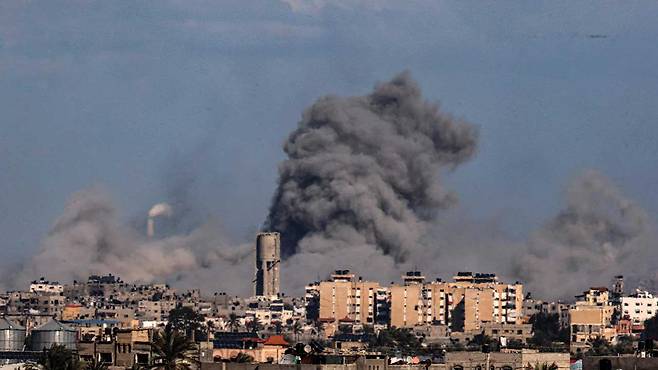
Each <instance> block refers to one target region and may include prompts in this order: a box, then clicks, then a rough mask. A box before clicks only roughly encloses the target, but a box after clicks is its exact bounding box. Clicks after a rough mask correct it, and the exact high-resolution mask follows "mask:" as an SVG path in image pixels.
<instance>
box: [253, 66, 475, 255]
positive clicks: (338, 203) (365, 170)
mask: <svg viewBox="0 0 658 370" xmlns="http://www.w3.org/2000/svg"><path fill="white" fill-rule="evenodd" d="M476 143H477V130H476V128H475V127H474V126H472V125H470V124H468V123H466V122H462V121H460V120H456V119H454V118H453V117H451V116H449V115H447V114H445V113H443V112H442V111H441V110H440V109H439V107H438V105H436V104H433V103H429V102H427V101H425V100H424V99H423V97H422V96H421V91H420V89H419V87H418V85H417V84H416V82H415V81H413V80H412V79H411V77H410V75H409V73H406V72H405V73H402V74H400V75H398V76H396V77H395V78H393V79H392V80H391V81H389V82H385V83H380V84H378V85H376V86H375V88H374V91H373V92H372V93H371V94H369V95H366V96H357V97H348V98H344V97H337V96H327V97H323V98H321V99H319V100H318V101H317V102H315V104H313V106H311V107H310V108H309V109H308V110H307V111H306V112H305V113H304V114H303V117H302V120H301V122H300V123H299V126H298V128H297V129H296V130H295V131H294V132H292V134H291V135H290V136H289V138H288V139H287V141H286V142H285V144H284V151H285V153H286V154H287V156H288V159H286V160H285V161H284V162H283V163H282V165H281V166H280V169H279V183H278V187H277V190H276V193H275V195H274V198H273V201H272V205H271V207H270V212H269V216H268V219H267V222H266V225H265V228H266V229H268V230H275V231H279V232H281V234H282V255H283V257H284V258H286V257H290V256H292V255H294V254H297V253H301V254H302V255H305V256H306V257H300V261H299V262H300V263H310V262H311V260H315V261H318V260H319V261H322V260H323V257H326V256H330V255H342V256H349V255H351V253H353V252H355V251H357V250H359V249H363V251H362V252H363V253H361V257H362V258H364V259H367V260H369V261H370V262H372V263H375V262H376V261H377V259H380V258H382V255H383V256H386V257H390V259H392V261H393V263H394V264H399V263H403V262H404V261H405V260H406V259H407V257H408V255H409V253H410V251H411V250H412V249H413V248H414V247H415V246H416V244H417V243H418V241H419V238H420V237H421V236H422V235H423V233H424V231H425V229H426V223H427V221H428V220H430V219H432V217H433V216H434V215H435V213H436V211H437V210H439V209H441V208H444V207H447V206H449V205H451V204H452V203H453V202H454V201H455V197H454V195H453V194H451V193H450V192H448V191H446V190H445V189H444V188H443V187H442V186H441V184H440V182H439V181H438V174H439V171H440V170H441V169H446V168H447V169H452V168H454V167H456V166H458V165H459V164H461V163H463V162H464V161H466V160H468V159H469V158H471V157H472V156H473V154H474V152H475V149H476ZM324 262H325V263H329V261H328V260H326V259H325V260H324ZM389 264H390V263H389Z"/></svg>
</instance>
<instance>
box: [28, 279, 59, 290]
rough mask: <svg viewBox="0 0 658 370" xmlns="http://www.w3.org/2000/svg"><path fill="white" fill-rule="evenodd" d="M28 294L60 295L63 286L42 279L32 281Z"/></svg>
mask: <svg viewBox="0 0 658 370" xmlns="http://www.w3.org/2000/svg"><path fill="white" fill-rule="evenodd" d="M30 292H32V293H44V294H62V293H63V292H64V286H63V285H62V284H60V283H58V282H56V281H48V280H46V279H44V278H41V279H39V280H36V281H33V282H32V283H31V284H30Z"/></svg>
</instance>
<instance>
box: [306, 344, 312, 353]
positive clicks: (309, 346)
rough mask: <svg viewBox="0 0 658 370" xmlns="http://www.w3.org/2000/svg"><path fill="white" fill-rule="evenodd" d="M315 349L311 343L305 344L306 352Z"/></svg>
mask: <svg viewBox="0 0 658 370" xmlns="http://www.w3.org/2000/svg"><path fill="white" fill-rule="evenodd" d="M312 351H313V348H312V347H311V345H310V344H307V345H305V346H304V352H306V353H311V352H312Z"/></svg>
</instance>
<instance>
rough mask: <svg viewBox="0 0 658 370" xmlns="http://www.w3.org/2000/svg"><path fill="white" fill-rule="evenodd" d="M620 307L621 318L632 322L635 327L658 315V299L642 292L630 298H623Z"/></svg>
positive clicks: (637, 292)
mask: <svg viewBox="0 0 658 370" xmlns="http://www.w3.org/2000/svg"><path fill="white" fill-rule="evenodd" d="M620 305H621V317H622V318H625V319H629V320H631V322H632V323H633V324H635V325H639V324H644V321H646V320H648V319H650V318H652V317H654V316H655V315H656V314H657V313H658V298H656V297H654V296H653V295H652V294H651V293H649V292H646V291H642V290H637V291H636V292H635V294H633V295H631V296H629V297H621V298H620Z"/></svg>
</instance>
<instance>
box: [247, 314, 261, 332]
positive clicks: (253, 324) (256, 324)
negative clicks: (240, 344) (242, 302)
mask: <svg viewBox="0 0 658 370" xmlns="http://www.w3.org/2000/svg"><path fill="white" fill-rule="evenodd" d="M247 329H248V330H249V331H251V332H252V333H258V332H259V331H261V330H263V324H261V322H260V320H258V317H255V316H254V318H253V320H251V321H249V322H247Z"/></svg>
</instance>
